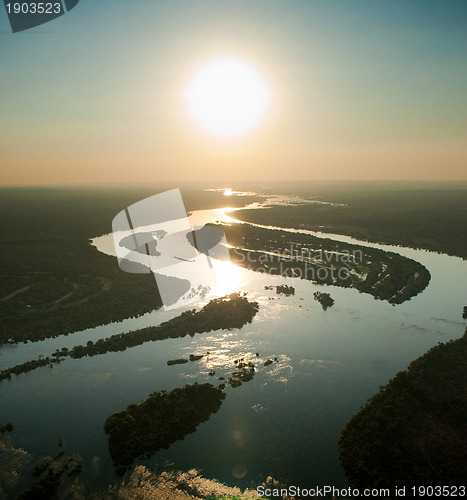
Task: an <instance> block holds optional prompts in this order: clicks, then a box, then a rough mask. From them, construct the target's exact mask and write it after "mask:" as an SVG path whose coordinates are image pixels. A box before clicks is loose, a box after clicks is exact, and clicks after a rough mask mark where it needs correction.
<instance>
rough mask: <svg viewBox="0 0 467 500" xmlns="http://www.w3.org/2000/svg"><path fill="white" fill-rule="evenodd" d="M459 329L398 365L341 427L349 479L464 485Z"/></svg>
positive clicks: (464, 354) (465, 362)
mask: <svg viewBox="0 0 467 500" xmlns="http://www.w3.org/2000/svg"><path fill="white" fill-rule="evenodd" d="M466 387H467V330H466V332H465V334H464V336H463V337H462V338H460V339H457V340H453V341H450V342H447V343H445V344H441V343H440V344H438V345H437V346H435V347H433V348H432V349H430V350H429V351H428V352H427V353H426V354H424V355H423V356H421V357H420V358H418V359H416V360H415V361H413V362H412V363H411V364H410V365H409V367H408V369H407V370H404V371H401V372H399V373H398V374H397V375H396V376H395V377H394V378H393V379H392V380H390V381H389V383H388V384H387V385H386V386H384V387H382V388H381V390H380V392H379V393H378V394H376V395H375V396H373V397H372V398H371V399H369V400H368V402H367V403H366V405H365V407H364V408H363V409H362V410H360V411H359V412H358V413H357V414H356V415H354V416H353V417H352V418H351V419H350V421H349V422H348V423H347V425H346V426H345V427H344V428H343V429H342V432H341V436H340V440H339V455H340V459H341V462H342V466H343V468H344V470H345V472H346V474H347V477H348V479H349V483H350V486H352V487H357V488H358V487H360V488H371V487H392V486H395V485H397V486H404V485H406V486H414V485H448V486H456V485H457V486H460V485H463V484H465V472H466V470H467V432H466V430H467V428H466V422H467V391H466Z"/></svg>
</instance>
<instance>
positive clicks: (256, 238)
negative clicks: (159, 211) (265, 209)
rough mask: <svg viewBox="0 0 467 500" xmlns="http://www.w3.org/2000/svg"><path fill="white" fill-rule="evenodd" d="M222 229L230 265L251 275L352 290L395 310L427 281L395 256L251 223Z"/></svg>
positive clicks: (420, 269) (421, 270)
mask: <svg viewBox="0 0 467 500" xmlns="http://www.w3.org/2000/svg"><path fill="white" fill-rule="evenodd" d="M221 227H222V229H223V230H224V231H225V233H226V237H227V241H228V243H229V245H230V246H231V247H230V258H231V261H232V262H233V263H235V264H236V265H238V266H241V267H244V268H246V269H250V270H252V271H256V272H261V273H266V274H273V275H279V276H283V277H288V278H299V279H306V280H310V281H312V282H314V283H318V284H320V285H334V286H339V287H344V288H355V289H356V290H358V291H360V292H362V293H368V294H370V295H372V296H373V297H374V298H375V299H378V300H386V301H388V302H389V303H390V304H394V305H396V304H402V303H403V302H405V301H407V300H410V298H411V297H414V296H415V295H418V294H419V293H420V292H422V291H423V290H424V289H425V288H426V287H427V286H428V284H429V282H430V279H431V276H430V273H429V271H428V270H427V269H426V267H424V266H423V265H422V264H420V263H419V262H416V261H414V260H412V259H409V258H407V257H403V256H402V255H399V254H397V253H394V252H385V251H383V250H379V249H377V248H371V247H365V246H362V245H355V244H350V243H343V242H338V241H335V240H332V239H329V238H319V237H317V236H313V235H310V234H304V233H298V232H297V233H295V232H294V233H292V232H288V231H283V230H279V229H273V228H270V229H267V228H263V227H257V226H252V225H250V224H239V225H231V226H229V225H226V224H224V225H222V226H221ZM285 242H287V243H285Z"/></svg>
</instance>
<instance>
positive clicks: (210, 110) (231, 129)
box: [185, 59, 270, 137]
mask: <svg viewBox="0 0 467 500" xmlns="http://www.w3.org/2000/svg"><path fill="white" fill-rule="evenodd" d="M185 100H186V103H187V105H188V110H189V112H190V114H191V115H192V117H193V118H194V119H195V121H196V122H197V123H198V124H199V125H200V126H201V127H202V128H203V129H204V130H205V131H207V132H209V133H211V134H215V135H218V136H223V137H233V136H237V135H240V134H243V133H244V132H247V131H248V130H250V129H251V128H252V127H254V126H255V125H256V124H257V123H258V122H259V121H260V120H261V119H262V118H263V117H264V115H265V113H266V110H267V107H268V105H269V100H270V92H269V89H268V88H267V86H266V85H265V83H264V81H263V80H262V78H261V77H260V76H259V74H258V73H257V72H256V71H255V70H254V69H252V68H251V67H250V66H248V65H247V64H245V63H243V62H241V61H237V60H233V59H220V60H217V61H213V62H211V63H209V64H208V65H206V66H204V67H203V68H202V69H201V70H200V71H199V72H198V73H197V74H196V75H195V76H194V77H193V79H192V80H191V82H190V83H189V85H188V88H187V90H186V92H185Z"/></svg>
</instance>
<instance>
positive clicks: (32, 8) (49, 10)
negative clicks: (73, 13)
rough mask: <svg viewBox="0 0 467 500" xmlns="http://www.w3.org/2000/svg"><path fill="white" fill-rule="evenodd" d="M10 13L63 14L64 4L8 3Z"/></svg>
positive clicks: (7, 7)
mask: <svg viewBox="0 0 467 500" xmlns="http://www.w3.org/2000/svg"><path fill="white" fill-rule="evenodd" d="M6 9H7V12H8V14H61V13H62V4H61V3H60V2H54V3H52V2H38V3H28V2H14V3H7V4H6Z"/></svg>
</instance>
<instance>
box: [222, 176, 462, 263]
mask: <svg viewBox="0 0 467 500" xmlns="http://www.w3.org/2000/svg"><path fill="white" fill-rule="evenodd" d="M272 189H274V188H272ZM279 189H280V192H281V193H284V189H286V187H285V186H284V185H281V186H280V187H278V188H277V190H279ZM288 189H289V190H290V192H292V193H293V194H294V195H298V194H301V195H302V196H304V197H306V198H308V197H309V198H313V199H314V200H316V201H325V202H332V203H334V205H333V204H329V203H328V204H321V203H313V204H303V205H298V206H273V207H271V208H268V209H253V210H242V211H241V212H233V213H231V214H230V215H231V216H232V217H238V218H239V219H241V220H245V221H248V222H254V223H257V224H266V225H271V226H276V227H277V226H280V227H290V228H300V229H311V230H313V231H322V232H324V233H335V234H345V235H348V236H354V237H356V238H359V239H362V240H368V241H372V242H376V243H386V244H390V245H402V246H406V247H412V248H424V249H427V250H431V251H433V252H443V253H447V254H448V255H456V256H459V257H462V258H463V259H467V246H466V245H465V235H466V234H467V196H466V190H467V185H466V184H465V183H464V184H460V185H459V183H458V185H457V186H453V185H452V184H451V185H447V184H445V187H444V186H443V185H442V184H438V185H434V184H433V183H431V184H430V183H420V184H419V185H417V186H414V185H412V186H410V185H409V183H390V182H384V183H371V182H368V183H365V182H354V183H333V184H329V183H328V184H322V185H320V184H319V183H314V184H313V186H303V185H293V186H290V187H289V188H288ZM277 190H276V192H277Z"/></svg>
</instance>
